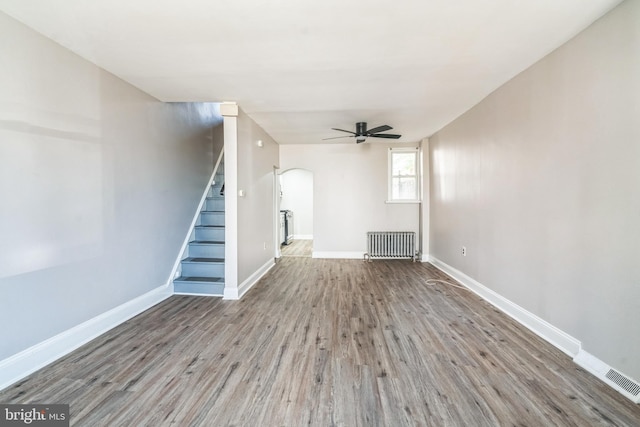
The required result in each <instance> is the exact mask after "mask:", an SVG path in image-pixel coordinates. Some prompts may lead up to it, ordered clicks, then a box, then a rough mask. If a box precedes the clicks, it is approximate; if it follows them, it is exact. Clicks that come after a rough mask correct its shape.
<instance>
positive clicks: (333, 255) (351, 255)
mask: <svg viewBox="0 0 640 427" xmlns="http://www.w3.org/2000/svg"><path fill="white" fill-rule="evenodd" d="M311 258H328V259H364V252H328V251H313V254H312V255H311Z"/></svg>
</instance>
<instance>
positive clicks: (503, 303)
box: [429, 257, 582, 358]
mask: <svg viewBox="0 0 640 427" xmlns="http://www.w3.org/2000/svg"><path fill="white" fill-rule="evenodd" d="M429 262H431V264H433V265H434V266H435V267H437V268H438V269H440V270H442V271H443V272H445V273H446V274H448V275H449V276H451V277H453V278H454V279H456V280H457V281H459V282H460V283H462V284H463V285H464V286H465V287H467V288H469V289H470V290H471V291H472V292H474V293H476V294H478V295H479V296H480V297H482V298H483V299H485V300H486V301H488V302H489V303H491V304H492V305H494V306H495V307H497V308H499V309H500V310H502V311H503V312H504V313H506V314H507V315H509V316H510V317H512V318H514V319H515V320H516V321H517V322H519V323H520V324H522V325H523V326H525V327H526V328H528V329H529V330H531V331H532V332H533V333H535V334H536V335H538V336H539V337H541V338H543V339H544V340H546V341H548V342H549V343H551V344H552V345H553V346H555V347H557V348H558V349H560V350H562V351H563V352H564V353H566V354H567V355H569V356H571V357H572V358H573V357H575V356H576V355H577V354H578V352H579V351H580V349H581V348H582V344H581V343H580V341H578V340H577V339H575V338H574V337H572V336H571V335H569V334H567V333H565V332H564V331H561V330H560V329H558V328H556V327H555V326H553V325H552V324H550V323H548V322H547V321H545V320H543V319H541V318H539V317H538V316H536V315H535V314H533V313H531V312H529V311H527V310H525V309H524V308H522V307H520V306H519V305H517V304H515V303H513V302H511V301H509V300H508V299H506V298H505V297H503V296H502V295H500V294H498V293H496V292H494V291H492V290H491V289H489V288H487V287H486V286H484V285H482V284H480V283H479V282H477V281H475V280H474V279H472V278H471V277H469V276H467V275H466V274H464V273H463V272H461V271H459V270H457V269H455V268H453V267H451V266H450V265H447V264H446V263H444V262H442V261H440V260H439V259H437V258H435V257H430V259H429Z"/></svg>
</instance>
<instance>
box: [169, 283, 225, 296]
mask: <svg viewBox="0 0 640 427" xmlns="http://www.w3.org/2000/svg"><path fill="white" fill-rule="evenodd" d="M173 290H174V292H176V293H185V294H205V295H223V294H224V284H223V283H216V284H208V283H199V282H195V283H189V282H175V283H174V284H173Z"/></svg>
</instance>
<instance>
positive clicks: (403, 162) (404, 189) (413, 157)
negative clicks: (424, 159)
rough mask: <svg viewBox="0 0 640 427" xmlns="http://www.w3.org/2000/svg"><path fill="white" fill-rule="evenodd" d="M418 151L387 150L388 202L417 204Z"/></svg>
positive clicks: (404, 149)
mask: <svg viewBox="0 0 640 427" xmlns="http://www.w3.org/2000/svg"><path fill="white" fill-rule="evenodd" d="M418 177H419V174H418V149H417V148H390V149H389V195H388V201H389V202H417V201H419V200H420V197H419V187H420V186H419V181H418Z"/></svg>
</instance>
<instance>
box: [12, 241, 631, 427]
mask: <svg viewBox="0 0 640 427" xmlns="http://www.w3.org/2000/svg"><path fill="white" fill-rule="evenodd" d="M308 249H309V248H308V247H307V249H306V250H307V251H308ZM428 278H438V279H447V278H446V276H444V275H443V274H442V273H441V272H439V271H438V270H437V269H435V268H434V267H433V266H430V265H429V264H420V263H412V262H409V261H375V262H373V263H365V262H362V261H360V260H321V259H312V258H309V257H297V256H294V257H284V258H281V259H280V260H279V261H278V263H277V265H276V267H275V268H273V269H272V270H271V271H270V272H269V273H268V274H267V276H265V277H264V278H263V279H262V280H261V281H260V282H259V283H258V284H256V285H255V286H254V288H253V289H252V290H251V291H250V292H249V293H248V294H247V295H245V296H244V297H243V299H242V300H240V301H223V300H220V299H216V298H207V297H193V296H174V297H171V298H169V299H168V300H166V301H164V302H162V303H160V304H158V305H157V306H155V307H153V308H151V309H149V310H147V311H146V312H144V313H142V314H140V315H139V316H137V317H135V318H133V319H131V320H129V321H127V322H125V323H124V324H122V325H120V326H118V327H117V328H114V329H113V330H111V331H109V332H107V333H106V334H104V335H102V336H100V337H98V338H97V339H95V340H93V341H91V342H90V343H88V344H86V345H84V346H82V347H81V348H79V349H77V350H75V351H73V352H72V353H70V354H69V355H67V356H65V357H63V358H62V359H60V360H58V361H57V362H55V363H53V364H51V365H49V366H47V367H45V368H43V369H41V370H39V371H38V372H36V373H34V374H32V375H30V376H29V377H27V378H26V379H24V380H23V381H20V382H19V383H17V384H15V385H13V386H11V387H9V388H7V389H5V390H3V391H0V402H3V403H26V402H33V403H37V402H41V403H68V404H70V406H71V424H72V425H78V426H92V427H93V426H170V425H173V426H231V425H236V426H258V425H259V426H298V425H314V426H334V425H335V426H338V425H344V426H469V425H473V426H495V425H518V426H524V425H526V426H541V425H545V426H546V425H561V426H568V425H575V426H585V425H589V426H591V425H594V426H595V425H603V426H606V425H608V426H613V425H616V426H634V425H640V408H639V407H638V405H634V404H633V403H631V402H630V401H628V400H627V399H625V398H624V397H622V396H621V395H619V394H618V393H616V392H615V391H613V390H611V389H610V388H609V387H608V386H606V385H604V384H603V383H602V382H600V381H599V380H597V379H596V378H595V377H593V376H591V375H590V374H588V373H587V372H585V371H584V370H583V369H581V368H579V367H578V366H577V365H575V364H574V363H573V362H572V361H571V359H570V358H569V357H568V356H567V355H565V354H564V353H562V352H561V351H559V350H558V349H556V348H554V347H553V346H551V345H550V344H548V343H546V342H545V341H543V340H542V339H541V338H539V337H538V336H536V335H534V334H533V333H531V332H530V331H528V330H526V329H525V328H523V327H522V326H521V325H519V324H518V323H516V322H515V321H514V320H513V319H511V318H509V317H508V316H506V315H504V314H503V313H501V312H499V311H498V310H497V309H495V308H494V307H493V306H491V305H490V304H488V303H486V302H485V301H483V300H481V299H480V298H479V297H478V296H476V295H474V294H473V293H471V292H468V291H466V290H462V289H457V288H454V287H450V286H448V285H445V284H437V285H435V286H428V285H427V283H426V280H427V279H428Z"/></svg>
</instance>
